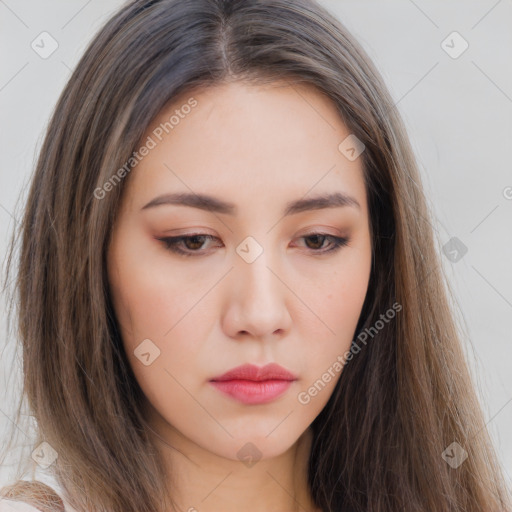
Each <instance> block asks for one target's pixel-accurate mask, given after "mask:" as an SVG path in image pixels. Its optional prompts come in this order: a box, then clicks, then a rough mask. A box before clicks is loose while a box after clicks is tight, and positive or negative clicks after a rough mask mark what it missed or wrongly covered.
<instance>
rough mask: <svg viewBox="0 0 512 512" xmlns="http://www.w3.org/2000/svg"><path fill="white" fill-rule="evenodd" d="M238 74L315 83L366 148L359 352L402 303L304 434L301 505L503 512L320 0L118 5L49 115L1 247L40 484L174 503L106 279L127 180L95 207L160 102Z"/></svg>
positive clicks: (353, 44) (400, 182) (366, 89)
mask: <svg viewBox="0 0 512 512" xmlns="http://www.w3.org/2000/svg"><path fill="white" fill-rule="evenodd" d="M234 80H237V81H244V82H247V83H253V84H261V83H267V84H270V83H274V82H278V81H283V80H286V81H287V82H288V83H289V84H290V85H294V84H299V83H305V84H311V85H313V86H315V87H316V88H317V89H318V90H320V91H322V92H323V93H324V94H325V95H327V96H328V97H329V98H331V99H332V101H333V104H334V105H335V106H336V109H337V110H338V112H339V115H340V116H341V118H342V120H343V121H344V123H345V124H346V125H347V127H348V128H349V129H350V131H351V133H352V134H354V135H355V136H356V137H357V138H358V139H360V140H361V141H362V142H363V143H364V145H365V150H364V152H363V153H362V154H361V158H362V161H363V165H364V179H365V183H366V189H367V195H368V205H369V210H370V217H371V229H372V237H373V238H372V242H373V243H372V245H373V248H372V249H373V254H372V256H373V263H372V270H371V276H370V283H369V288H368V293H367V296H366V300H365V303H364V305H363V309H362V312H361V316H360V320H359V322H358V325H357V329H356V333H355V337H354V339H355V340H356V339H357V336H358V333H362V332H363V331H364V332H369V331H367V330H369V329H370V328H371V327H372V326H374V325H375V324H376V322H378V321H379V318H380V315H382V314H383V313H384V312H386V311H387V310H389V309H390V308H392V305H393V304H395V303H397V304H399V305H401V311H400V313H399V314H397V315H396V318H395V319H394V320H393V321H391V322H387V323H386V324H385V325H384V327H383V328H382V329H380V330H379V332H378V333H377V334H375V336H374V337H373V338H372V339H371V340H369V341H368V343H366V344H365V346H364V347H362V349H361V350H360V352H359V353H358V354H357V355H356V356H355V357H354V358H353V359H352V360H350V361H349V362H348V363H347V364H346V366H345V367H344V369H343V372H342V374H341V376H340V380H339V382H338V383H337V386H336V388H335V390H334V392H333V394H332V396H331V397H330V400H329V401H328V403H327V404H326V406H325V408H324V409H323V410H322V412H321V413H320V415H319V416H318V417H317V418H316V419H315V421H314V422H313V425H312V426H313V432H314V440H313V445H312V452H311V457H310V462H309V484H310V488H311V493H312V497H313V499H314V501H315V503H316V504H317V505H318V506H319V507H320V508H321V509H322V510H324V511H326V512H327V511H329V512H340V511H353V512H362V511H365V512H397V511H404V510H407V511H408V512H413V511H415V512H416V511H417V512H427V511H428V512H432V511H435V512H477V511H478V512H483V511H485V512H498V511H500V512H503V510H506V509H507V507H509V506H510V502H509V493H508V490H507V489H506V486H505V483H504V480H503V477H502V474H501V471H502V469H501V467H500V465H499V463H498V460H497V457H496V454H495V452H494V448H493V446H492V444H491V442H490V438H489V435H488V432H487V430H486V427H485V423H484V419H483V414H482V411H481V406H480V404H479V402H478V399H477V396H476V394H475V391H474V384H473V382H472V379H471V377H470V374H469V371H468V366H467V363H466V361H465V356H464V351H463V347H462V343H461V335H460V333H459V332H458V328H457V325H456V322H455V320H454V315H453V313H452V311H451V308H452V307H453V306H452V305H451V303H450V301H449V293H450V292H449V289H448V287H447V286H446V281H447V280H446V278H445V276H444V274H443V271H442V267H441V263H440V257H439V253H438V250H437V247H436V241H435V238H434V233H433V230H432V225H431V222H432V214H431V209H430V207H429V206H428V204H427V201H426V199H425V197H424V193H423V190H422V185H421V177H420V175H419V172H418V169H417V164H416V162H415V158H414V155H413V152H412V149H411V147H410V144H409V141H408V138H407V135H406V133H405V130H404V127H403V123H402V121H401V118H400V115H399V113H398V111H397V108H396V107H395V105H394V103H393V100H392V98H391V97H390V95H389V93H388V91H387V89H386V87H385V85H384V83H383V80H382V78H381V76H380V75H379V73H378V71H377V70H376V68H375V67H374V65H373V64H372V63H371V61H370V59H369V57H368V56H367V54H366V53H365V52H364V50H363V49H362V48H361V46H360V45H359V44H358V43H357V41H356V40H355V39H354V38H353V36H351V34H350V33H349V32H348V31H347V29H346V28H345V27H344V26H343V25H342V23H341V22H340V21H339V20H338V19H337V18H335V17H334V16H333V15H332V14H330V13H329V12H328V11H327V10H326V9H325V8H323V7H321V6H320V5H319V4H317V3H316V2H315V1H314V0H272V1H269V0H244V1H238V0H190V1H186V2H185V1H178V0H160V1H158V0H136V1H132V2H129V3H127V4H125V5H124V6H123V7H122V8H121V9H120V10H119V11H118V12H117V13H116V14H115V15H114V16H113V17H112V18H111V19H110V20H109V21H108V22H107V23H106V24H105V25H104V26H103V28H102V29H101V30H100V31H99V33H98V34H97V35H96V36H95V38H94V39H93V41H92V42H91V44H90V46H89V47H88V49H87V50H86V52H85V54H84V55H83V57H82V58H81V60H80V62H79V63H78V65H77V67H76V69H75V70H74V72H73V74H72V76H71V78H70V79H69V82H68V83H67V85H66V87H65V89H64V91H63V93H62V95H61V97H60V99H59V101H58V103H57V106H56V108H55V111H54V113H53V116H52V118H51V122H50V124H49V127H48V130H47V134H46V138H45V140H44V144H43V146H42V149H41V151H40V156H39V160H38V162H37V167H36V169H35V174H34V176H33V179H32V183H31V188H30V192H29V196H28V200H27V202H26V208H25V211H24V215H23V219H22V222H21V226H20V228H19V231H18V232H17V233H16V234H15V235H18V236H19V238H20V240H21V247H20V254H19V268H18V271H17V278H16V283H15V291H16V293H17V297H18V298H19V301H18V302H19V303H18V313H17V320H18V323H17V324H18V333H17V334H18V335H19V337H20V339H21V343H22V351H23V375H24V388H23V389H24V396H25V397H26V398H27V400H28V403H29V405H30V409H31V411H32V415H33V416H34V418H35V419H36V420H37V425H38V435H39V437H38V439H37V441H36V444H35V445H38V444H39V443H40V442H42V441H46V442H48V443H49V444H50V445H51V446H52V447H54V449H55V450H56V451H57V452H58V458H57V459H56V460H55V462H54V464H53V465H52V466H51V467H50V470H51V471H53V472H54V475H55V477H56V478H57V480H58V482H59V483H60V485H61V487H62V489H63V490H64V492H65V494H66V496H67V498H68V499H69V501H70V503H71V504H72V505H73V507H75V508H76V509H77V510H79V511H85V510H87V511H96V510H108V511H111V512H129V511H133V512H145V511H148V512H149V511H152V512H157V511H164V510H166V508H168V507H169V503H170V502H169V496H172V489H170V488H169V484H168V481H169V478H168V475H166V472H165V469H164V468H165V466H164V464H163V461H162V459H161V458H160V455H159V453H158V451H157V450H156V447H155V446H154V445H153V444H152V442H151V438H150V437H149V436H148V433H147V429H146V427H145V425H146V424H145V420H144V417H143V415H142V413H141V410H140V404H141V402H142V391H141V389H140V388H139V386H138V384H137V381H136V379H135V378H134V375H133V373H132V371H131V368H130V366H129V364H128V360H127V357H126V355H125V353H124V352H123V346H122V342H121V338H120V331H119V327H118V324H117V321H116V317H115V315H114V310H113V307H112V302H111V298H110V293H109V287H108V281H107V275H106V265H105V256H106V250H107V247H108V244H109V241H110V236H111V233H112V227H113V225H114V222H115V220H116V214H117V211H118V207H119V204H120V200H121V194H122V191H123V189H124V186H125V185H126V182H127V180H128V179H130V175H131V174H130V172H131V173H133V172H137V170H136V166H135V167H134V169H133V170H130V172H125V174H126V176H124V177H123V178H122V179H117V178H116V179H117V181H116V182H115V186H114V185H112V186H111V187H109V190H108V193H105V194H103V193H101V194H99V193H98V190H99V189H102V187H103V186H104V184H105V183H106V182H108V181H109V180H110V182H111V183H113V181H112V179H113V178H115V175H116V173H118V170H119V169H120V168H122V167H123V166H124V165H125V163H126V162H127V161H129V159H130V157H132V154H133V152H134V151H135V150H136V149H137V148H138V146H139V144H140V141H141V137H142V136H143V134H144V133H145V130H146V129H147V127H148V126H149V125H150V123H151V121H152V120H153V119H154V118H155V116H156V115H157V114H158V113H159V112H160V111H161V109H162V108H163V107H164V106H165V105H166V104H167V103H168V102H169V101H171V100H172V99H173V98H174V97H176V96H177V95H178V94H180V93H183V92H186V91H192V90H194V89H195V88H204V87H208V86H211V85H214V84H220V83H223V82H227V81H234ZM199 108H200V107H199ZM340 142H341V141H340ZM117 177H118V178H119V173H118V174H117ZM102 190H105V189H102ZM95 191H96V194H95ZM100 195H101V198H100V197H99V196H100ZM15 238H16V236H15ZM15 245H16V240H13V242H12V246H11V251H10V253H9V260H8V262H9V265H8V266H9V267H10V266H11V260H12V259H13V251H14V248H15ZM7 275H9V272H8V273H7ZM7 281H8V277H7V278H6V283H7ZM354 343H356V341H354ZM18 421H20V417H19V410H18ZM454 442H455V443H457V445H453V446H455V447H456V448H457V450H459V451H460V450H464V451H465V452H466V453H467V459H466V460H464V461H463V462H462V464H460V465H458V467H456V468H455V467H452V465H450V464H449V463H448V462H447V461H446V457H443V453H445V450H446V449H450V446H451V445H452V443H454ZM453 446H452V448H451V450H452V451H453V449H454V448H453ZM461 453H462V452H461Z"/></svg>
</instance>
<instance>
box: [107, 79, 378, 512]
mask: <svg viewBox="0 0 512 512" xmlns="http://www.w3.org/2000/svg"><path fill="white" fill-rule="evenodd" d="M191 97H193V98H194V99H195V100H196V101H197V105H196V106H195V108H193V109H191V110H190V112H189V113H188V114H187V115H184V116H182V117H180V120H179V123H177V124H176V125H175V126H174V127H173V128H172V130H169V133H168V134H166V133H165V132H164V136H163V137H162V140H161V141H159V140H158V139H157V138H155V136H154V130H155V129H156V128H157V127H158V126H159V125H160V124H161V123H165V122H166V121H168V120H169V118H170V116H171V115H172V114H173V112H174V111H175V110H176V109H180V108H182V106H183V105H185V104H187V101H188V100H189V99H190V98H191ZM180 111H181V112H184V111H185V110H184V109H182V110H180ZM187 112H188V110H187ZM152 134H153V135H152ZM348 135H350V131H349V130H348V129H347V127H346V125H345V124H344V123H343V122H342V120H341V118H340V116H339V115H338V113H337V111H336V108H335V106H334V104H333V103H332V102H331V101H330V100H329V98H327V97H326V96H325V95H323V94H322V93H320V92H319V91H318V90H317V89H315V88H313V87H311V86H308V85H289V84H287V83H285V82H283V83H275V84H272V85H266V86H254V85H247V84H243V83H241V82H231V83H229V84H222V85H218V86H215V87H211V88H208V89H200V90H197V91H194V94H191V93H190V92H189V93H187V94H183V95H181V96H179V97H177V98H174V99H173V102H172V104H170V105H168V107H167V106H166V108H165V109H163V111H162V112H161V113H160V114H159V115H158V116H157V118H155V120H154V121H153V123H152V124H151V126H150V127H149V128H148V130H147V132H146V134H145V136H144V137H143V142H144V141H146V138H147V137H148V136H152V138H153V139H154V140H156V141H157V142H158V143H157V144H156V146H155V147H154V148H153V149H151V150H150V151H149V153H148V154H147V155H146V156H145V157H144V158H143V159H142V161H141V162H140V163H138V164H137V165H136V166H135V167H134V168H133V169H132V170H131V174H130V175H129V177H128V178H125V179H128V182H127V183H126V189H125V190H124V192H123V200H122V204H121V209H120V211H119V216H118V218H117V221H116V224H115V226H114V231H113V237H112V241H111V244H110V246H109V251H108V276H109V282H110V286H111V294H112V299H113V304H114V308H115V313H116V316H117V319H118V321H119V324H120V327H121V334H122V338H123V344H124V348H125V350H126V353H127V356H128V359H129V361H130V364H131V366H132V368H133V371H134V374H135V376H136V379H137V381H138V382H139V384H140V386H141V388H142V390H143V392H144V395H145V397H146V398H147V403H146V404H145V408H144V411H145V414H146V418H147V420H148V423H149V424H150V425H151V429H152V431H153V432H154V435H155V437H156V438H157V439H158V443H159V444H158V446H160V448H161V450H162V452H163V453H164V455H165V460H166V463H168V465H169V474H170V475H172V477H170V478H172V483H173V486H174V487H173V488H174V493H173V499H174V501H175V502H176V503H177V504H178V505H179V508H180V509H181V510H186V511H190V512H192V511H194V510H197V511H198V512H218V511H219V510H222V511H223V512H235V511H236V512H239V511H240V510H243V511H244V512H263V511H265V512H284V511H290V512H291V511H295V510H297V511H298V510H301V511H302V512H304V511H308V512H321V511H320V510H319V509H317V508H315V506H314V504H313V503H312V499H311V495H310V492H309V489H308V484H307V462H308V457H309V453H310V448H311V440H312V433H311V428H310V425H311V423H312V421H313V420H314V419H315V418H316V417H317V416H318V414H319V413H320V411H321V410H322V409H323V407H324V406H325V404H326V403H327V401H328V399H329V397H330V396H331V394H332V392H333V390H334V387H335V385H336V382H337V381H338V380H339V375H340V372H337V374H336V377H335V378H332V379H331V380H330V382H327V383H324V384H323V386H324V387H323V389H321V390H320V391H318V393H316V395H315V396H311V400H310V401H309V402H308V403H307V404H303V403H301V402H300V401H299V400H298V395H299V393H301V392H304V391H307V390H308V389H309V388H310V387H311V386H312V385H313V384H314V383H315V382H316V381H318V380H319V379H321V378H322V375H323V374H324V373H325V372H326V371H327V369H328V368H330V367H332V366H333V364H334V362H335V361H336V360H337V358H338V356H340V355H342V354H344V353H345V352H346V351H347V350H348V349H349V348H350V345H351V341H352V339H353V337H354V334H355V328H356V325H357V321H358V319H359V316H360V313H361V309H362V306H363V302H364V299H365V296H366V292H367V289H368V282H369V277H370V269H371V237H370V225H369V212H368V205H367V197H366V190H365V185H364V180H363V168H362V161H361V158H356V159H355V160H353V161H351V160H350V159H348V158H346V157H345V156H344V154H342V153H341V152H340V150H339V149H338V146H339V144H340V143H341V141H343V140H344V139H345V138H346V137H347V136H348ZM177 192H183V193H193V194H208V195H211V196H214V197H216V198H218V199H220V200H222V201H225V202H229V203H233V205H234V206H235V207H236V212H235V213H234V214H229V213H226V212H224V213H220V212H211V211H206V210H202V209H199V208H194V207H190V206H182V205H176V204H160V205H159V206H154V207H148V208H143V207H144V206H145V205H146V204H147V203H149V202H150V201H152V200H153V199H154V198H156V197H158V196H161V195H162V194H170V193H177ZM334 192H340V193H343V194H346V195H348V196H351V197H352V198H353V199H355V200H356V201H357V203H358V204H359V206H358V207H357V206H353V205H350V204H349V205H345V206H338V207H331V208H320V209H315V210H305V211H301V212H298V213H295V214H292V215H288V216H283V211H284V209H285V207H286V206H287V204H288V203H289V202H292V201H295V200H298V199H308V198H311V197H313V196H317V195H321V194H330V193H334ZM312 233H313V235H312ZM314 233H317V234H322V235H329V236H315V235H314ZM194 234H202V235H209V236H211V237H213V238H208V236H206V237H198V238H195V239H194V238H191V239H188V241H187V240H182V241H181V242H179V243H178V244H177V247H178V248H179V249H181V250H183V251H186V252H188V253H192V256H189V257H187V256H183V255H180V254H177V253H174V252H172V251H171V250H170V248H169V247H170V246H168V245H166V243H165V242H164V241H162V240H159V239H160V238H165V237H172V236H184V235H194ZM330 236H334V237H336V236H337V237H345V238H348V242H347V244H346V245H344V246H341V247H339V248H338V249H337V250H333V251H331V252H326V250H328V249H330V248H332V247H334V239H331V238H330ZM247 237H252V238H253V239H254V241H255V242H254V241H251V243H252V244H253V245H245V242H246V238H247ZM251 240H252V239H251ZM242 242H244V243H242ZM241 244H242V245H241ZM240 247H245V248H246V249H249V254H253V255H254V254H255V252H254V251H256V250H257V249H258V248H261V250H262V253H261V254H260V255H259V256H258V257H257V258H256V259H255V260H254V261H251V262H248V261H246V259H244V258H243V257H242V256H241V255H240V254H241V253H240V252H237V248H240ZM251 251H252V252H251ZM242 254H243V253H242ZM143 340H151V341H150V342H148V341H146V342H145V343H149V345H147V346H148V347H150V353H151V354H153V356H152V357H154V354H156V353H157V352H156V351H157V350H159V351H160V353H159V355H158V357H156V358H155V359H154V360H153V361H152V362H151V363H150V364H148V365H145V364H143V363H142V362H141V360H140V359H139V357H137V356H136V355H135V351H136V349H137V347H138V346H139V345H140V344H141V343H142V342H143ZM146 357H147V356H146ZM354 357H357V355H355V356H354ZM268 362H276V363H278V364H280V365H281V366H284V367H285V368H286V369H288V370H289V371H291V372H292V373H294V374H296V375H297V377H298V379H297V380H296V381H294V382H293V383H292V385H291V387H290V388H289V389H288V391H286V392H285V393H284V394H283V395H281V396H279V397H278V398H277V399H275V400H274V401H272V402H270V403H267V404H258V405H246V404H243V403H241V402H238V401H237V400H235V399H233V398H231V397H229V396H227V395H225V394H223V393H221V392H220V391H219V390H218V389H216V388H215V387H214V386H212V384H210V382H209V380H210V379H212V378H214V377H216V376H218V375H221V374H223V373H224V372H226V371H228V370H230V369H232V368H234V367H236V366H239V365H241V364H244V363H253V364H255V365H258V366H263V365H265V364H266V363H268ZM248 443H252V444H248ZM242 447H245V450H249V453H250V454H253V455H254V457H253V461H252V463H250V462H248V460H247V459H245V460H244V459H243V458H242V460H241V456H239V455H238V452H239V450H240V449H241V448H242ZM254 447H256V449H257V450H256V449H255V448H254ZM242 453H243V452H242Z"/></svg>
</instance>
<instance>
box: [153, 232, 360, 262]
mask: <svg viewBox="0 0 512 512" xmlns="http://www.w3.org/2000/svg"><path fill="white" fill-rule="evenodd" d="M315 236H319V237H324V238H325V239H330V240H331V242H332V247H331V248H330V249H327V250H325V249H324V250H321V249H311V251H312V252H313V253H316V254H319V255H323V254H327V253H334V252H337V251H339V250H340V249H341V248H342V247H345V246H347V245H348V243H349V241H350V240H349V239H348V238H345V237H338V236H334V235H328V234H326V233H308V234H307V235H303V236H301V237H300V238H311V237H315ZM192 238H205V239H209V240H214V239H216V238H217V237H215V236H212V235H207V234H202V233H194V234H190V235H182V236H174V237H165V238H157V240H160V241H161V242H162V243H163V244H164V246H165V248H166V250H168V251H171V252H174V253H176V254H179V255H182V256H187V257H189V256H201V255H202V254H201V253H200V251H191V250H190V249H188V250H186V251H184V250H182V249H178V248H177V246H178V244H179V243H181V242H183V241H184V240H190V239H192Z"/></svg>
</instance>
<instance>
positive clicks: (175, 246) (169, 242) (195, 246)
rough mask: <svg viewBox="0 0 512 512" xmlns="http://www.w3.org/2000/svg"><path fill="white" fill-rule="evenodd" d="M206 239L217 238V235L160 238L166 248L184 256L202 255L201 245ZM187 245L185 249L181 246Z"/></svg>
mask: <svg viewBox="0 0 512 512" xmlns="http://www.w3.org/2000/svg"><path fill="white" fill-rule="evenodd" d="M204 239H207V240H215V239H217V237H215V236H212V235H206V234H194V235H182V236H173V237H164V238H158V240H160V241H161V242H163V244H164V246H165V248H166V249H167V250H169V251H172V252H174V253H176V254H181V255H183V256H200V255H201V253H202V252H203V251H200V250H199V249H201V246H202V245H203V244H204ZM180 244H183V245H184V246H185V250H183V249H181V248H180V247H183V245H181V246H180Z"/></svg>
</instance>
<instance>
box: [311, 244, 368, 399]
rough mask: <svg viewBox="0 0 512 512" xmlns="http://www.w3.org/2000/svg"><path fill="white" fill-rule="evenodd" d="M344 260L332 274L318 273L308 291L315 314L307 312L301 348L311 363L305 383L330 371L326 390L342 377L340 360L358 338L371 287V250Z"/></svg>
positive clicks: (326, 378)
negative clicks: (365, 302)
mask: <svg viewBox="0 0 512 512" xmlns="http://www.w3.org/2000/svg"><path fill="white" fill-rule="evenodd" d="M343 263H344V264H343V265H339V266H338V267H337V268H336V270H334V271H332V272H330V273H329V275H324V276H317V279H316V280H315V282H314V283H311V285H310V289H309V290H307V291H305V292H304V293H305V295H304V296H305V297H307V298H308V300H307V304H308V306H309V307H310V308H311V310H312V311H313V312H314V313H315V315H312V314H311V313H309V314H307V315H306V316H305V317H304V318H309V319H310V320H308V322H307V323H306V324H304V323H303V325H302V327H301V330H302V331H303V334H302V336H301V339H302V343H303V344H304V345H303V346H302V347H301V349H302V352H303V355H304V360H305V361H307V362H308V365H307V378H306V382H305V384H306V385H310V384H312V383H313V382H314V381H316V380H317V379H321V378H322V375H325V372H326V371H329V370H330V371H331V374H332V375H331V377H328V376H325V379H322V380H323V381H325V382H327V381H329V383H328V384H327V385H326V390H328V389H329V388H333V387H334V385H335V383H336V381H337V379H338V378H339V375H340V373H341V371H342V369H341V368H340V365H339V364H337V363H336V362H337V361H338V362H339V361H340V357H341V358H343V360H345V357H344V354H345V353H346V351H348V350H349V349H350V347H351V344H352V341H353V339H354V335H355V330H356V326H357V323H358V320H359V317H360V314H361V309H362V307H363V303H364V300H365V297H366V292H367V289H368V283H369V276H370V270H371V254H370V252H369V250H368V251H357V252H354V253H353V254H352V255H351V256H350V258H347V259H346V260H345V261H344V262H343ZM313 284H314V286H313ZM305 340H309V343H308V342H306V341H305ZM333 365H334V367H333ZM326 393H327V394H328V393H329V391H326ZM326 393H324V394H326ZM321 400H322V401H325V400H323V399H321Z"/></svg>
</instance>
